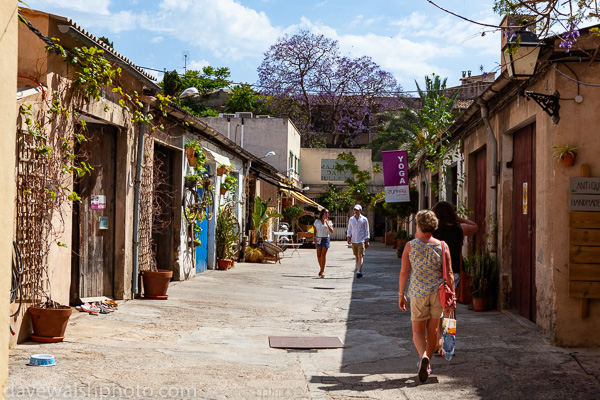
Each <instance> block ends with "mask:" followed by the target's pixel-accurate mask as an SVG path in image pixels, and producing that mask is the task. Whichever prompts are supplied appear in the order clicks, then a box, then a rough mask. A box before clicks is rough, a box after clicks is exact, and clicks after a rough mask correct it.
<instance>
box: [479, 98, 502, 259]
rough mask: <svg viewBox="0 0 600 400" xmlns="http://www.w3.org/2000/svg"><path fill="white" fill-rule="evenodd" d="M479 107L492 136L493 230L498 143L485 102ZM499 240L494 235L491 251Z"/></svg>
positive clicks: (496, 190)
mask: <svg viewBox="0 0 600 400" xmlns="http://www.w3.org/2000/svg"><path fill="white" fill-rule="evenodd" d="M478 104H479V107H480V109H481V119H482V120H483V123H484V124H485V127H486V129H487V132H488V135H489V136H490V143H491V145H492V186H491V189H492V229H494V227H495V226H496V222H497V215H498V142H497V141H496V136H494V131H493V130H492V127H491V125H490V120H489V119H488V108H487V105H486V104H485V102H483V101H479V102H478ZM497 242H498V238H497V237H496V234H494V240H493V241H492V249H491V251H496V249H497V244H498V243H497Z"/></svg>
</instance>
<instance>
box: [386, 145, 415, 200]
mask: <svg viewBox="0 0 600 400" xmlns="http://www.w3.org/2000/svg"><path fill="white" fill-rule="evenodd" d="M381 160H382V161H383V184H384V185H385V202H386V203H396V202H401V201H410V194H409V193H410V192H409V185H408V160H407V155H406V150H393V151H382V152H381Z"/></svg>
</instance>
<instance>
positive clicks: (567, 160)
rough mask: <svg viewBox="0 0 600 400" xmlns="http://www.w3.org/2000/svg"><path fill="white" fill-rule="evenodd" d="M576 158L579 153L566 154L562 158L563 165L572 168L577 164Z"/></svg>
mask: <svg viewBox="0 0 600 400" xmlns="http://www.w3.org/2000/svg"><path fill="white" fill-rule="evenodd" d="M575 156H577V153H565V155H563V156H562V158H561V160H562V163H563V165H564V166H565V167H572V166H573V165H574V164H575Z"/></svg>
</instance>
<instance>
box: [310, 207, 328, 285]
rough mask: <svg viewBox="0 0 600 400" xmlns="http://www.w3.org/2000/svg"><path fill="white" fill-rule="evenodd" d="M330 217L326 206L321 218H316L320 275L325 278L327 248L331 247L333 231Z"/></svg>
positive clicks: (316, 245)
mask: <svg viewBox="0 0 600 400" xmlns="http://www.w3.org/2000/svg"><path fill="white" fill-rule="evenodd" d="M327 217H329V210H328V209H326V208H324V209H322V210H321V214H320V215H319V218H318V219H316V220H315V222H314V226H315V239H314V243H315V247H316V248H317V260H319V267H320V268H321V270H320V271H319V276H320V277H321V278H325V262H326V255H327V249H329V241H330V238H329V234H330V233H333V223H332V222H331V220H330V219H328V218H327Z"/></svg>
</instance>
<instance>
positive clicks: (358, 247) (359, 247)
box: [352, 242, 365, 256]
mask: <svg viewBox="0 0 600 400" xmlns="http://www.w3.org/2000/svg"><path fill="white" fill-rule="evenodd" d="M352 252H353V253H354V255H355V256H357V255H359V254H362V255H363V256H364V255H365V242H362V243H352Z"/></svg>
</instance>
